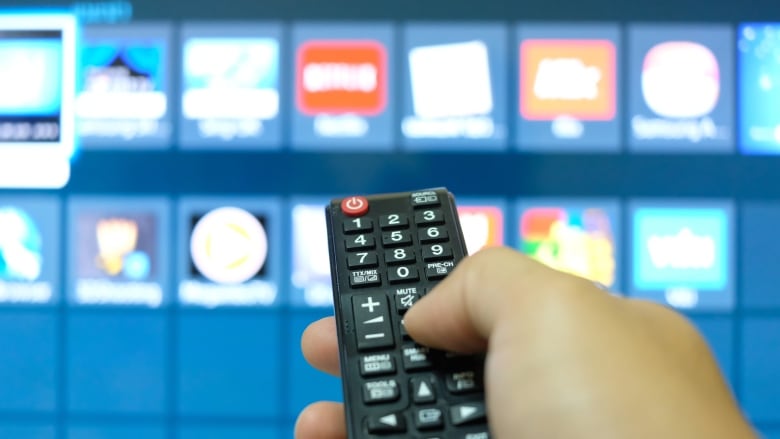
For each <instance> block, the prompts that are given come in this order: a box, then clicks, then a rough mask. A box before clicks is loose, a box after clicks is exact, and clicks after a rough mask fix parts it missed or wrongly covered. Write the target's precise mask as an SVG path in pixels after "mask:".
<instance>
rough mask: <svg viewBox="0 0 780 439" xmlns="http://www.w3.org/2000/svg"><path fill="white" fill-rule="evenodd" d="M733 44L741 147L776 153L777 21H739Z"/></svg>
mask: <svg viewBox="0 0 780 439" xmlns="http://www.w3.org/2000/svg"><path fill="white" fill-rule="evenodd" d="M737 47H738V50H739V65H740V91H741V93H740V99H741V102H740V108H739V114H740V122H741V127H742V129H741V133H742V136H741V137H742V138H741V147H742V150H743V151H744V152H746V153H770V154H780V24H778V23H762V24H756V23H754V24H745V25H743V26H742V27H741V28H740V35H739V42H738V45H737Z"/></svg>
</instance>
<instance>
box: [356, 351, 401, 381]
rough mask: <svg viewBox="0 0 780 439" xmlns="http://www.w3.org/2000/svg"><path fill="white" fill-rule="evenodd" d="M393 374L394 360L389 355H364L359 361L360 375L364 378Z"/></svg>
mask: <svg viewBox="0 0 780 439" xmlns="http://www.w3.org/2000/svg"><path fill="white" fill-rule="evenodd" d="M394 373H395V358H393V356H392V355H390V354H374V355H366V356H364V357H363V358H361V359H360V375H362V376H364V377H369V376H377V375H390V374H394Z"/></svg>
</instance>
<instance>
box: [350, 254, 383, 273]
mask: <svg viewBox="0 0 780 439" xmlns="http://www.w3.org/2000/svg"><path fill="white" fill-rule="evenodd" d="M377 265H379V261H378V258H377V257H376V253H369V252H358V253H351V254H349V255H348V256H347V266H348V267H349V268H350V269H353V270H355V269H357V268H373V267H376V266H377Z"/></svg>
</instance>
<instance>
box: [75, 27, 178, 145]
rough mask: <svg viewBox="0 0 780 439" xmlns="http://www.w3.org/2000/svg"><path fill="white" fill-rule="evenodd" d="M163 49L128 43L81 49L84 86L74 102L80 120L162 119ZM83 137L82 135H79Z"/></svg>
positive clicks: (164, 105) (165, 108) (164, 108)
mask: <svg viewBox="0 0 780 439" xmlns="http://www.w3.org/2000/svg"><path fill="white" fill-rule="evenodd" d="M163 53H164V52H163V45H162V43H160V44H156V45H155V44H147V43H143V42H137V43H133V42H131V41H126V42H121V43H117V44H105V43H104V44H94V45H87V46H86V47H84V49H82V52H81V57H82V70H83V86H82V91H81V92H80V93H79V96H78V97H77V99H76V115H77V116H78V117H79V118H82V119H120V120H121V119H148V120H154V119H162V118H163V117H165V115H166V113H167V111H168V100H167V98H166V96H165V92H164V91H163V82H164V78H163V73H164V70H163V62H164V60H163ZM82 134H83V133H82Z"/></svg>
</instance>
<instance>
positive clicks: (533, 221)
mask: <svg viewBox="0 0 780 439" xmlns="http://www.w3.org/2000/svg"><path fill="white" fill-rule="evenodd" d="M612 221H613V220H612V219H611V218H610V215H609V214H608V213H607V212H606V211H605V210H602V209H599V208H586V209H570V208H564V207H534V208H529V209H527V210H525V211H524V212H523V213H522V214H521V218H520V238H521V242H522V246H521V249H522V251H523V252H524V253H525V254H527V255H529V256H531V257H532V258H534V259H536V260H538V261H540V262H542V263H544V264H547V265H548V266H550V267H552V268H555V269H556V270H560V271H564V272H567V273H571V274H574V275H577V276H580V277H583V278H586V279H590V280H592V281H594V282H599V283H601V284H603V285H605V286H607V287H613V286H614V285H615V282H616V276H617V273H616V265H617V260H616V258H617V257H616V255H617V249H616V243H615V230H614V229H615V226H614V224H613V222H612Z"/></svg>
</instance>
